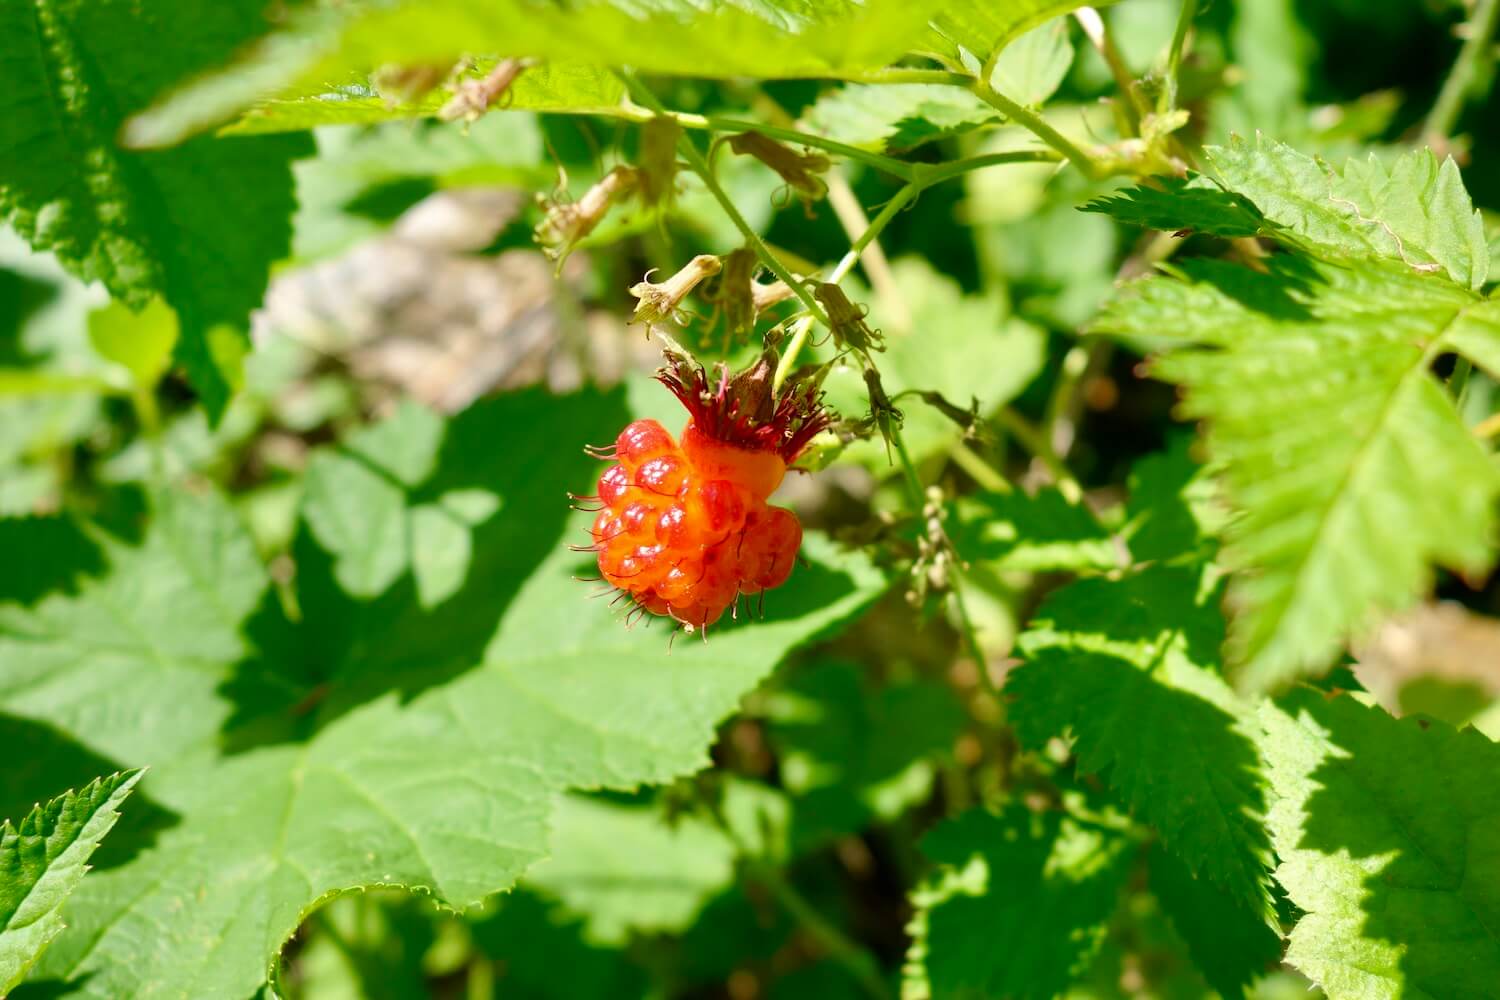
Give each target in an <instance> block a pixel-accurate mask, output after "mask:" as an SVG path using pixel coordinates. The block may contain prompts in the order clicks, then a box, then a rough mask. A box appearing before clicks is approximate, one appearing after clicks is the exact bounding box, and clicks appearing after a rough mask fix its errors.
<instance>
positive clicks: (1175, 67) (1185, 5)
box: [1158, 0, 1198, 113]
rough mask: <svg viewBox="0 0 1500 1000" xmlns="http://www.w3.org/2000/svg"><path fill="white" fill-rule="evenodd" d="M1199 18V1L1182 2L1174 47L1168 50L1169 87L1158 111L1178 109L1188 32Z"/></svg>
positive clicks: (1174, 37) (1186, 0) (1173, 35)
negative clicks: (1183, 55)
mask: <svg viewBox="0 0 1500 1000" xmlns="http://www.w3.org/2000/svg"><path fill="white" fill-rule="evenodd" d="M1197 16H1198V0H1182V7H1181V9H1179V10H1178V11H1177V27H1176V28H1175V29H1174V30H1173V32H1172V47H1171V48H1169V49H1167V85H1166V86H1165V87H1163V88H1162V91H1161V103H1160V105H1159V108H1158V110H1160V111H1161V112H1163V113H1165V112H1168V111H1171V110H1172V109H1173V108H1175V107H1177V92H1178V77H1179V76H1180V74H1181V71H1182V54H1183V49H1184V48H1185V47H1186V45H1187V35H1188V30H1189V29H1190V28H1192V26H1193V19H1194V18H1196V17H1197Z"/></svg>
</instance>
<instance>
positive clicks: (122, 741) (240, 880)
mask: <svg viewBox="0 0 1500 1000" xmlns="http://www.w3.org/2000/svg"><path fill="white" fill-rule="evenodd" d="M627 419H628V417H627V415H626V413H625V411H624V409H623V407H622V406H621V405H620V403H619V401H618V400H617V399H616V398H614V397H602V396H597V395H579V396H573V397H567V398H562V399H558V398H553V397H550V396H548V395H546V394H544V393H541V392H529V393H524V394H519V395H511V396H504V397H500V398H498V399H495V400H492V401H489V402H486V403H484V404H481V405H478V406H476V407H473V408H471V409H469V410H468V411H466V412H465V413H463V414H462V415H460V416H458V417H456V418H454V419H453V420H451V421H449V422H448V423H447V424H446V426H443V427H441V428H440V431H441V434H440V438H441V444H440V445H438V447H437V452H436V456H435V457H434V456H432V455H431V454H430V452H429V447H430V442H431V440H432V435H430V434H428V433H425V432H422V431H420V430H415V431H414V430H413V428H414V426H417V425H420V424H421V423H422V421H421V420H420V419H419V420H416V421H412V420H410V419H409V418H408V417H400V416H398V418H397V420H395V421H394V422H393V423H392V424H390V425H388V426H383V427H381V428H377V429H376V430H375V431H373V432H372V436H360V437H359V438H356V439H354V440H351V442H350V443H349V444H348V445H346V446H345V448H344V449H343V451H344V452H345V453H347V454H349V455H358V456H360V457H362V458H364V459H367V460H370V461H375V460H379V461H380V462H381V468H382V469H383V470H384V471H385V472H386V473H388V474H389V475H390V477H391V478H392V479H394V480H396V481H398V482H400V483H401V484H402V487H403V491H406V492H409V496H410V497H411V498H413V499H414V500H415V501H416V502H417V503H418V504H421V503H429V502H442V501H441V498H447V502H448V503H456V504H457V509H458V510H459V511H460V512H468V513H470V514H473V513H475V509H474V507H473V506H472V505H471V503H470V499H471V498H472V497H473V496H477V494H474V493H472V492H470V491H475V490H484V491H486V492H488V493H490V494H493V495H494V496H496V497H499V498H500V501H501V502H503V504H504V514H503V516H495V517H490V518H488V519H486V520H484V521H483V522H482V523H480V524H479V525H478V526H477V527H475V528H474V529H473V538H472V540H473V550H472V558H471V560H470V568H469V572H468V574H467V576H466V577H465V580H464V583H463V585H462V587H461V588H460V589H459V591H457V592H456V593H454V594H453V595H452V596H451V597H449V599H448V600H446V601H444V602H443V603H442V604H440V605H437V606H436V607H433V608H425V607H423V605H422V603H421V601H420V600H419V599H418V593H417V584H416V582H415V581H414V580H412V579H411V578H410V575H409V574H404V575H402V576H401V577H399V578H398V579H397V580H396V581H395V582H394V583H392V584H391V585H390V586H389V587H388V588H387V589H386V590H385V591H383V592H382V593H381V594H380V595H379V596H378V597H374V598H361V597H356V596H353V595H350V594H349V593H347V592H345V591H344V590H343V588H342V587H340V586H339V584H338V581H337V579H336V578H335V575H334V572H333V568H332V566H333V564H334V562H335V559H334V557H332V556H330V555H328V554H325V553H323V552H321V550H319V549H318V548H317V547H316V546H315V545H314V544H313V541H312V537H311V534H310V533H308V532H304V533H302V534H301V536H300V537H299V539H298V541H297V543H296V545H295V546H294V555H295V556H296V593H295V606H296V608H297V609H298V614H299V619H298V620H296V621H293V620H289V619H287V618H286V617H285V616H284V614H283V613H282V611H281V604H280V601H279V600H278V599H277V596H276V594H275V593H274V592H272V591H270V590H268V588H267V583H266V576H265V573H264V571H263V570H262V569H261V566H260V564H259V561H258V558H257V556H256V552H255V549H254V545H253V543H252V541H251V539H250V538H249V537H248V535H247V534H246V532H245V531H244V529H243V528H242V526H241V525H240V524H239V522H238V520H237V519H236V518H235V516H234V515H233V514H232V512H231V511H230V510H229V509H228V507H227V506H226V505H225V503H224V502H223V501H222V500H220V499H219V498H217V497H216V496H215V495H213V494H212V493H207V494H203V495H197V494H192V493H187V492H175V493H169V494H163V495H159V496H157V497H156V498H155V500H154V504H153V506H154V511H153V516H152V518H151V520H150V522H149V527H148V529H147V530H146V532H145V534H144V537H143V539H142V540H141V541H140V543H139V544H138V545H129V544H126V543H123V542H118V541H112V540H111V541H108V542H107V549H106V559H107V562H108V563H109V565H110V569H109V570H108V571H107V572H106V573H104V574H103V575H101V576H99V577H98V578H96V579H93V580H90V581H89V582H87V583H85V584H83V585H82V586H81V587H80V588H79V590H78V592H77V593H76V594H64V593H55V594H53V595H51V596H49V597H47V598H45V599H44V600H42V601H40V602H39V603H38V604H37V605H36V606H35V607H34V608H31V609H20V608H15V607H4V606H0V712H4V713H8V714H9V715H11V716H14V717H16V718H18V719H20V720H23V721H26V722H28V723H36V724H40V725H45V726H46V727H48V731H50V732H54V733H56V734H58V739H59V740H60V741H62V743H63V744H64V748H66V747H73V748H74V752H78V751H87V752H88V753H90V754H93V755H97V756H100V757H103V758H106V759H109V760H114V761H119V762H121V763H127V764H132V765H135V764H147V763H149V764H152V765H153V770H152V772H151V775H150V777H148V778H147V779H146V782H145V786H144V789H143V790H144V791H145V792H146V793H147V794H149V795H150V796H151V798H152V800H153V801H156V802H159V803H160V804H161V806H162V807H163V809H164V810H170V812H171V814H172V815H173V819H172V822H170V823H167V824H164V825H163V826H162V827H161V828H160V829H158V830H156V831H154V832H153V833H152V835H151V836H150V837H149V838H143V839H137V840H134V841H131V842H130V843H129V844H128V845H127V844H124V843H122V848H124V847H128V848H129V849H130V853H129V856H128V859H127V860H125V861H123V862H122V863H120V864H117V865H115V866H113V867H111V868H110V869H109V870H108V871H99V872H96V873H94V875H93V876H92V877H91V878H90V879H89V880H88V881H86V882H85V883H84V885H83V887H82V888H81V890H80V892H79V893H77V894H75V896H74V900H73V903H71V904H70V921H71V922H72V924H73V927H72V929H70V931H69V932H68V933H65V934H64V935H63V936H62V937H61V938H60V939H59V940H58V942H57V943H56V944H55V945H54V946H53V948H51V949H50V950H49V952H48V954H47V956H46V957H45V958H44V959H43V966H42V968H41V969H40V970H39V971H40V973H41V974H43V975H45V976H47V977H49V978H53V979H59V980H64V981H66V982H67V983H68V984H70V987H69V988H70V989H71V990H72V991H73V992H75V993H79V994H82V995H92V996H99V997H116V996H151V995H183V994H187V995H193V996H204V995H231V996H244V995H248V994H250V993H252V992H254V991H255V990H256V989H257V988H258V987H259V985H260V984H261V983H262V982H263V981H264V980H265V977H266V972H267V968H268V966H269V964H270V962H271V961H272V959H273V958H274V956H275V955H276V954H277V952H278V950H279V949H280V947H281V946H282V944H283V943H284V942H285V941H286V940H287V938H288V936H289V935H290V934H291V933H292V932H293V930H295V928H296V927H297V926H298V925H299V923H300V922H301V920H302V918H303V917H304V915H305V914H306V913H307V912H308V911H309V910H310V909H311V908H312V906H313V905H314V903H315V901H318V900H321V899H323V898H325V897H327V896H328V895H330V894H333V893H336V892H340V891H344V890H348V889H352V888H356V887H364V886H371V885H376V884H384V885H400V886H409V887H415V888H421V889H424V890H426V891H429V892H431V893H432V894H433V895H435V896H436V897H438V898H439V899H440V900H441V901H443V902H445V903H446V904H448V905H451V906H454V907H464V906H469V905H472V904H474V903H476V902H477V901H479V900H480V899H482V898H483V897H485V896H487V895H489V894H491V893H493V892H496V891H498V890H502V889H505V888H508V887H509V886H510V885H511V884H513V882H514V881H515V879H516V878H517V876H519V875H520V874H521V873H522V872H523V871H524V870H525V869H527V868H528V867H530V866H531V865H532V864H533V863H534V862H535V861H537V860H539V859H540V858H542V857H543V856H544V855H545V853H546V849H547V841H548V834H547V823H548V817H549V816H550V815H551V813H552V808H553V802H554V800H555V799H556V798H557V796H558V795H559V794H560V793H563V792H565V791H567V790H569V789H575V788H610V789H631V788H634V787H636V786H638V785H640V784H643V783H660V782H667V781H671V780H673V779H675V778H676V777H678V776H681V775H683V774H687V773H690V772H693V771H696V770H698V769H699V768H701V767H703V766H704V765H705V764H706V763H707V761H708V756H707V750H708V747H709V745H710V743H711V742H712V741H713V738H714V731H715V727H716V725H717V724H718V723H719V722H720V721H721V720H722V719H723V718H724V717H725V716H726V715H728V714H730V713H731V712H733V711H734V709H735V707H736V705H737V704H738V702H739V700H740V698H741V697H742V696H743V695H744V694H745V693H746V692H748V691H749V690H751V689H752V688H753V687H754V686H755V685H756V684H757V683H759V682H760V681H761V680H762V679H763V678H764V677H765V676H766V674H767V673H769V672H770V670H771V669H772V667H773V666H774V665H775V664H776V662H777V661H778V660H779V659H781V657H782V656H783V655H784V654H785V653H786V652H787V651H788V650H789V649H791V648H792V647H794V646H796V645H798V644H800V643H802V642H805V641H807V640H808V639H810V638H812V637H813V636H816V635H818V634H820V633H822V632H824V631H826V630H828V629H831V628H834V627H836V626H838V625H839V624H840V623H842V622H844V621H846V620H847V619H848V618H849V617H850V616H852V615H854V614H855V613H856V612H857V611H858V610H859V609H860V608H862V607H863V606H864V605H865V604H866V603H867V602H868V601H869V600H871V599H872V598H873V597H874V595H875V594H876V593H878V591H879V590H880V588H881V586H882V581H881V579H880V577H879V576H878V574H876V573H875V572H874V571H873V570H872V569H871V568H870V566H869V564H868V563H867V562H865V561H864V560H862V559H860V558H857V557H853V556H848V555H842V554H838V553H836V552H835V551H834V550H833V548H832V546H831V545H829V544H828V543H827V542H825V541H823V540H822V539H820V538H819V537H817V536H812V537H811V538H809V540H808V543H807V545H806V547H805V551H804V554H805V555H806V557H807V558H808V559H809V565H807V566H805V567H802V568H799V569H798V570H796V571H795V572H794V573H793V575H792V580H791V582H790V583H789V584H788V585H787V586H786V587H784V588H782V589H779V590H777V591H776V592H774V593H773V594H771V595H769V597H768V600H767V607H768V617H767V619H766V620H764V621H757V622H748V621H742V622H740V623H738V624H736V625H732V626H726V627H724V628H722V629H720V628H716V629H714V630H712V634H710V636H709V637H708V641H707V642H706V643H702V642H696V641H695V642H691V643H688V642H679V643H678V644H677V648H676V649H675V650H673V651H672V652H671V655H670V656H669V655H668V650H667V640H668V636H667V634H666V632H663V631H655V630H649V629H637V630H636V631H634V632H629V631H626V630H625V628H624V627H623V625H622V624H621V623H620V622H619V621H618V620H617V618H616V617H615V615H614V614H613V613H612V612H611V610H610V609H609V608H608V606H607V602H604V601H591V600H589V599H588V588H587V587H586V586H585V585H582V584H580V583H578V582H577V581H576V580H574V579H573V576H574V574H580V573H584V572H587V571H588V557H587V556H586V555H579V554H576V553H572V552H570V551H568V549H567V546H566V545H565V544H564V542H565V540H567V539H569V538H578V539H583V538H585V537H586V535H585V526H586V524H587V517H579V516H569V514H568V511H567V509H566V505H565V497H564V493H565V491H567V490H569V489H571V490H574V491H577V492H584V491H586V489H587V486H586V483H587V481H588V478H589V477H590V476H592V475H597V474H598V471H599V467H598V465H597V464H596V463H592V462H589V461H587V460H586V459H584V458H583V457H582V456H581V455H580V454H579V452H578V449H577V448H576V447H575V446H574V444H570V443H569V442H574V443H576V442H581V441H588V440H596V439H598V438H599V437H600V436H601V433H602V434H604V435H605V436H607V435H608V433H610V432H612V431H613V430H614V429H617V428H619V427H621V426H623V425H624V424H625V422H626V421H627ZM537 427H546V428H548V433H547V434H536V433H535V432H534V431H535V428H537ZM605 429H607V430H605ZM411 483H415V484H416V485H415V486H412V485H410V484H411ZM460 492H461V496H460V497H459V498H457V499H455V497H454V494H455V493H460ZM488 503H489V501H486V502H485V504H486V505H487V504H488ZM483 510H484V506H481V507H479V510H478V512H479V513H482V512H483ZM366 544H368V545H371V546H374V545H379V544H381V538H380V537H378V536H372V537H369V538H367V540H366ZM351 555H357V554H356V553H351V552H349V551H345V552H343V553H342V554H341V555H340V556H339V558H340V559H343V558H348V557H349V556H351ZM357 561H358V562H359V563H360V564H362V565H363V564H372V563H375V562H378V560H373V559H369V558H367V557H360V558H359V559H358V560H357ZM105 709H107V710H105ZM59 752H61V750H60V751H59ZM22 778H24V776H17V775H13V774H11V773H8V772H0V788H5V786H6V784H7V783H8V782H11V781H15V780H21V779H22ZM90 883H93V885H92V886H91V885H90ZM143 939H149V940H150V941H152V942H153V946H152V948H151V949H149V950H146V951H143V950H142V949H141V947H140V942H141V940H143Z"/></svg>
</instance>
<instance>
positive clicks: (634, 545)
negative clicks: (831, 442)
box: [587, 348, 831, 631]
mask: <svg viewBox="0 0 1500 1000" xmlns="http://www.w3.org/2000/svg"><path fill="white" fill-rule="evenodd" d="M666 353H667V362H668V363H667V365H666V367H664V368H662V369H661V371H660V372H658V374H657V379H658V380H659V381H660V382H661V383H662V384H663V385H665V386H666V387H667V388H669V389H671V390H672V392H673V394H675V395H676V396H677V398H678V399H679V400H681V401H682V404H683V406H685V407H686V408H687V410H688V414H689V416H688V421H687V424H686V426H685V427H684V428H683V430H682V435H681V438H680V439H674V438H673V437H672V435H671V434H670V433H669V432H668V431H667V430H666V428H664V427H662V425H661V424H659V423H657V422H656V421H655V420H637V421H635V422H633V423H631V424H630V425H628V426H627V427H626V428H625V429H624V430H623V431H621V432H620V434H619V437H617V438H616V439H615V443H614V446H613V447H612V448H607V449H598V450H595V451H591V452H590V453H591V454H594V455H595V456H596V457H599V458H605V459H610V460H612V461H614V462H615V463H616V464H614V465H611V466H610V467H609V468H608V469H606V470H605V471H604V474H603V475H601V476H600V477H599V487H598V492H597V494H596V496H595V497H593V498H589V499H597V500H598V501H599V503H600V504H601V505H602V508H601V509H600V510H599V516H598V517H596V518H595V519H594V526H593V529H592V531H591V534H592V536H593V545H591V546H588V547H587V548H588V549H589V550H591V551H595V552H597V553H598V554H599V572H600V574H601V575H602V576H603V578H604V579H605V580H606V581H608V582H609V583H610V584H612V585H613V586H614V587H616V588H618V589H619V590H620V592H621V597H628V598H629V599H630V600H631V601H632V602H633V603H634V605H635V608H636V609H639V613H641V614H646V613H649V614H655V615H667V616H670V617H672V618H673V619H675V620H677V621H678V622H681V623H682V625H683V626H684V627H686V628H687V629H688V630H689V631H692V630H696V629H706V628H707V627H708V626H709V625H712V624H713V623H714V622H716V621H718V620H719V618H721V617H722V616H723V614H724V612H725V611H726V610H728V609H729V608H730V607H731V606H733V605H735V603H736V601H738V599H739V598H740V596H741V595H746V596H752V595H755V594H763V593H764V592H765V591H767V590H770V589H772V588H775V587H779V586H781V585H782V584H783V583H785V582H786V579H787V577H788V576H789V575H791V572H792V565H793V563H795V562H796V558H797V551H798V549H799V548H801V546H802V525H801V524H800V523H799V522H798V520H797V515H795V514H793V513H792V512H791V511H789V510H786V509H785V508H782V507H773V506H771V505H769V504H768V503H766V501H767V499H768V498H769V497H770V496H771V494H772V493H773V492H775V490H776V487H777V486H779V485H780V484H781V480H782V478H783V477H784V476H785V475H786V470H787V467H788V466H789V465H790V464H791V463H792V462H794V461H796V459H797V456H798V455H799V454H801V453H802V451H803V449H805V448H806V447H807V444H808V442H809V441H811V440H812V438H813V437H814V436H815V435H817V433H818V432H819V431H821V430H823V429H824V428H826V427H827V426H828V425H829V423H830V422H831V416H830V414H829V413H828V411H827V410H825V409H823V407H822V405H821V403H820V400H819V397H820V393H819V391H818V388H817V385H816V382H815V380H812V379H800V380H799V379H791V380H788V383H787V385H786V386H785V387H784V388H783V390H782V391H781V392H780V393H775V392H773V391H772V389H771V384H772V377H773V375H774V373H775V370H776V360H777V359H776V353H775V351H774V350H767V351H766V352H765V353H764V354H762V355H761V357H760V359H759V360H758V361H756V362H755V364H753V365H751V366H750V367H749V368H747V369H746V370H744V371H742V372H740V373H738V374H736V375H733V376H731V375H730V374H729V372H728V370H727V369H726V368H725V367H724V366H723V365H718V366H717V367H716V369H715V372H714V376H713V381H712V382H711V381H710V375H709V373H708V372H706V371H705V370H704V368H703V366H702V365H700V364H698V362H697V361H695V360H693V359H692V358H691V357H689V356H688V355H686V354H685V353H683V352H681V351H680V350H677V349H675V348H669V349H668V350H667V352H666Z"/></svg>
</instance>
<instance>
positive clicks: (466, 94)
mask: <svg viewBox="0 0 1500 1000" xmlns="http://www.w3.org/2000/svg"><path fill="white" fill-rule="evenodd" d="M530 65H531V61H530V60H527V59H501V60H500V61H499V62H498V63H496V64H495V68H494V69H492V70H490V71H489V72H488V73H487V74H485V75H484V77H482V78H481V79H478V80H461V81H459V84H458V86H457V87H456V88H454V92H453V98H452V99H451V100H450V101H449V102H448V103H447V104H444V105H443V108H442V110H441V111H439V112H438V117H439V118H441V119H442V120H443V121H445V122H451V121H457V120H458V119H460V118H462V119H463V120H464V121H467V122H473V121H478V120H479V116H480V115H482V114H484V113H485V112H486V111H488V110H489V109H490V108H492V107H494V106H495V105H497V104H499V103H500V102H501V101H503V100H504V99H505V95H506V93H507V92H508V91H509V90H510V85H511V84H513V83H515V82H516V77H518V76H520V75H521V71H522V70H524V69H525V68H526V67H528V66H530Z"/></svg>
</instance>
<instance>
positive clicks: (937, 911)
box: [901, 806, 1134, 1000]
mask: <svg viewBox="0 0 1500 1000" xmlns="http://www.w3.org/2000/svg"><path fill="white" fill-rule="evenodd" d="M1133 846H1134V845H1133V844H1132V843H1131V841H1130V839H1129V838H1128V837H1126V836H1124V835H1122V834H1120V833H1118V832H1115V831H1113V830H1109V829H1106V828H1103V827H1100V826H1098V825H1087V826H1085V825H1084V824H1082V823H1080V822H1079V821H1077V820H1074V819H1071V818H1068V817H1065V816H1063V815H1062V814H1061V813H1058V812H1047V813H1032V812H1030V811H1028V810H1027V809H1025V808H1023V807H1020V806H1013V807H1011V808H1010V809H1009V810H1007V811H1006V812H1005V813H1004V814H1002V815H998V816H997V815H995V814H993V813H989V812H986V811H984V810H982V809H971V810H970V811H969V812H966V813H963V814H962V815H960V816H959V817H958V818H956V819H952V820H948V821H947V822H945V823H944V824H942V825H941V826H939V827H937V828H936V829H934V830H933V831H932V832H931V833H929V834H928V835H927V836H926V837H925V838H923V840H922V852H923V853H924V854H926V855H927V856H928V857H929V858H931V859H932V861H933V862H935V863H936V864H937V866H938V868H937V870H936V872H934V873H933V875H931V876H930V877H929V878H927V879H926V880H925V881H924V882H923V883H922V885H921V886H919V887H918V888H917V889H916V890H915V891H914V892H913V893H912V904H913V906H914V907H915V908H916V916H915V917H914V918H913V920H912V923H911V926H910V927H909V928H908V929H909V930H910V932H911V935H912V946H911V950H910V951H909V952H908V953H907V964H906V980H905V982H904V984H903V988H902V993H901V995H902V997H903V998H905V1000H929V998H942V1000H950V998H951V1000H970V998H974V1000H977V998H981V997H1009V998H1013V1000H1031V998H1037V1000H1050V998H1052V997H1054V996H1057V995H1058V994H1059V993H1061V992H1062V991H1063V990H1064V989H1065V988H1066V987H1067V985H1068V984H1069V983H1070V982H1072V981H1073V979H1075V978H1076V977H1077V976H1079V975H1081V974H1082V973H1083V972H1084V971H1085V970H1086V969H1087V968H1088V966H1089V963H1090V962H1091V961H1092V960H1093V958H1094V956H1095V955H1096V954H1097V953H1098V950H1099V946H1100V945H1101V944H1102V943H1103V941H1104V935H1105V930H1106V926H1107V923H1108V921H1109V918H1110V915H1111V914H1112V913H1113V912H1114V910H1115V906H1116V904H1117V903H1118V901H1119V896H1120V892H1121V890H1122V888H1123V887H1124V884H1125V879H1126V876H1127V875H1128V874H1129V871H1130V857H1131V853H1132V849H1133Z"/></svg>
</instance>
